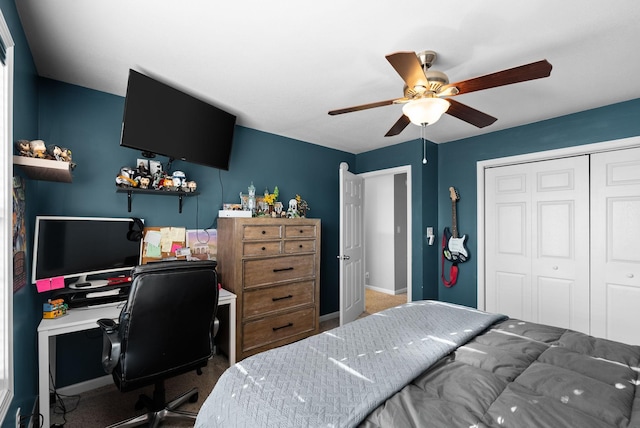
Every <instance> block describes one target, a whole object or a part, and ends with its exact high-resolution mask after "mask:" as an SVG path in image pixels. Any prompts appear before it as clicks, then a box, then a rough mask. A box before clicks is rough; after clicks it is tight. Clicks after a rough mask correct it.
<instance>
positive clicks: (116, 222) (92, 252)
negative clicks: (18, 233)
mask: <svg viewBox="0 0 640 428" xmlns="http://www.w3.org/2000/svg"><path fill="white" fill-rule="evenodd" d="M136 221H138V223H137V224H136ZM140 224H141V223H140V222H139V220H138V219H133V218H110V217H63V216H38V217H36V225H35V233H34V244H33V263H32V273H31V280H32V282H33V283H34V284H35V283H36V282H37V281H38V280H41V279H48V278H56V277H64V278H65V280H66V281H65V282H66V283H67V284H68V287H69V288H82V289H87V288H96V287H101V286H104V285H107V279H106V278H107V277H108V276H119V275H128V273H129V272H130V271H131V269H132V268H133V267H135V266H136V265H138V264H140V260H141V248H142V242H141V239H140V238H141V235H142V232H141V231H140ZM74 279H75V281H74Z"/></svg>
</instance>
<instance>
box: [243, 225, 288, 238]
mask: <svg viewBox="0 0 640 428" xmlns="http://www.w3.org/2000/svg"><path fill="white" fill-rule="evenodd" d="M279 238H282V226H280V225H264V224H263V225H260V224H256V225H247V226H245V227H244V230H243V232H242V239H247V240H251V239H279Z"/></svg>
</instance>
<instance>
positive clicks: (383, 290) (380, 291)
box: [364, 285, 407, 296]
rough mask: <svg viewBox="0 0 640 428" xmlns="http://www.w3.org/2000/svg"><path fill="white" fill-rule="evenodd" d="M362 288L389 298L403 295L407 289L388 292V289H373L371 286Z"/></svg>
mask: <svg viewBox="0 0 640 428" xmlns="http://www.w3.org/2000/svg"><path fill="white" fill-rule="evenodd" d="M364 288H366V289H369V290H372V291H377V292H378V293H384V294H389V295H391V296H396V295H398V294H405V293H406V292H407V288H406V287H405V288H401V289H399V290H395V291H394V290H389V289H388V288H381V287H375V286H373V285H365V286H364Z"/></svg>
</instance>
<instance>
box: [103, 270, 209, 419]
mask: <svg viewBox="0 0 640 428" xmlns="http://www.w3.org/2000/svg"><path fill="white" fill-rule="evenodd" d="M215 267H216V262H215V261H189V262H186V261H184V262H183V261H171V262H157V263H151V264H147V265H141V266H137V267H136V268H134V269H133V271H132V274H131V276H132V284H131V290H130V291H129V297H128V300H127V302H126V305H125V307H124V308H123V309H122V312H121V313H120V319H119V322H118V323H116V322H115V321H113V320H111V319H101V320H98V325H99V326H100V327H101V328H102V331H103V343H104V346H103V352H102V365H103V367H104V369H105V371H106V372H107V373H111V374H112V375H113V379H114V382H115V384H116V386H117V387H118V389H119V390H120V391H122V392H126V391H130V390H133V389H137V388H140V387H143V386H146V385H152V384H155V389H154V392H153V398H149V397H147V396H146V395H141V396H140V399H139V400H138V402H137V403H136V406H135V407H136V409H137V410H140V409H142V408H143V407H146V408H147V409H148V413H147V414H145V415H141V416H138V417H135V418H132V419H129V420H126V421H123V422H120V423H118V424H115V425H112V426H138V425H144V424H147V423H148V424H149V426H151V427H156V426H158V425H159V423H160V422H161V421H162V420H163V419H165V418H179V419H187V420H191V421H195V418H196V414H195V413H189V412H183V411H179V410H175V409H176V408H177V407H178V406H180V405H181V404H183V403H185V402H186V401H187V400H189V401H190V402H192V403H195V402H196V401H197V400H198V390H197V388H193V389H191V390H190V391H188V392H186V393H184V394H182V395H181V396H179V397H177V398H176V399H174V400H173V401H171V402H169V403H166V401H165V388H164V381H165V379H167V378H170V377H174V376H177V375H180V374H183V373H186V372H188V371H191V370H196V371H197V372H198V374H201V373H202V371H201V368H202V367H204V366H206V365H207V360H208V359H209V358H210V357H211V356H212V348H213V344H212V328H213V322H214V318H215V315H216V311H217V307H218V281H217V275H216V272H215Z"/></svg>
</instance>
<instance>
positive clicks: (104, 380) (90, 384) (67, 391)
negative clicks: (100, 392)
mask: <svg viewBox="0 0 640 428" xmlns="http://www.w3.org/2000/svg"><path fill="white" fill-rule="evenodd" d="M107 385H113V377H111V376H109V375H107V376H102V377H97V378H95V379H89V380H85V381H84V382H79V383H74V384H73V385H67V386H63V387H62V388H58V389H57V390H56V391H57V392H58V393H60V394H62V395H78V394H82V393H83V392H87V391H91V390H92V389H96V388H100V387H103V386H107Z"/></svg>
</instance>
